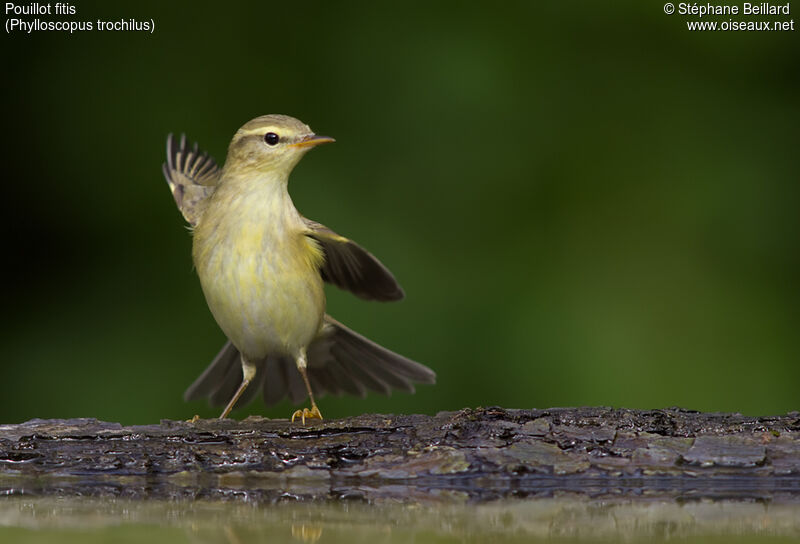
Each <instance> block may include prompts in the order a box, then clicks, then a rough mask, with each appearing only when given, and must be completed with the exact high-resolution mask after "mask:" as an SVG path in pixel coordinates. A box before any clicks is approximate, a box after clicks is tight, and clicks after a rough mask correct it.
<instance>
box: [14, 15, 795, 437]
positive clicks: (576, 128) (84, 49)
mask: <svg viewBox="0 0 800 544" xmlns="http://www.w3.org/2000/svg"><path fill="white" fill-rule="evenodd" d="M74 5H75V6H76V7H77V11H78V13H77V14H76V15H75V16H74V17H62V18H61V19H72V20H81V19H85V20H92V19H97V18H103V19H105V20H119V19H129V18H136V19H139V20H149V19H150V18H152V19H154V21H155V24H156V30H155V33H153V34H146V33H132V32H131V33H124V32H106V33H101V32H92V33H83V34H73V35H69V34H63V33H34V34H31V35H26V34H12V35H8V34H4V35H3V37H2V40H3V50H4V61H5V62H4V65H5V70H4V84H3V86H2V90H0V93H2V98H3V104H4V106H5V107H4V116H3V125H4V131H3V134H4V145H3V157H4V166H5V169H4V170H5V173H4V176H3V179H4V184H3V185H4V202H5V203H6V204H5V208H6V211H5V213H4V217H3V222H4V232H5V241H6V244H5V248H6V250H5V256H6V259H5V265H4V266H3V278H2V279H3V285H4V286H5V289H4V292H5V294H4V300H5V303H4V310H5V311H4V312H3V321H2V331H3V333H2V334H3V338H2V345H1V347H0V357H2V364H3V376H2V380H0V420H2V421H8V422H13V421H22V420H25V419H28V418H32V417H78V416H87V417H98V418H103V419H109V420H119V421H122V422H125V423H144V422H151V421H154V420H157V419H159V418H175V419H177V418H188V417H191V416H192V415H193V414H194V413H199V414H201V415H203V416H215V415H216V414H217V410H216V409H210V408H208V407H206V406H204V405H202V404H201V403H194V404H191V405H187V404H185V403H184V402H183V401H182V398H181V394H182V392H183V390H184V388H185V387H186V386H187V385H188V384H189V383H190V382H191V381H192V380H194V378H195V377H196V376H197V375H198V374H199V373H200V372H201V371H202V370H203V368H204V367H205V366H206V364H207V363H208V362H209V361H210V359H211V358H212V357H213V355H214V354H215V353H216V351H217V349H218V348H219V347H220V346H221V345H222V343H223V341H224V337H223V335H222V334H221V332H220V331H219V330H218V328H217V326H216V324H215V323H214V321H213V319H212V317H211V315H210V313H209V312H208V310H207V308H206V305H205V301H204V299H203V296H202V293H201V291H200V288H199V283H198V281H197V278H196V276H195V274H194V271H193V270H192V265H191V257H190V247H191V239H190V236H189V234H188V233H187V231H186V229H185V228H184V223H183V221H182V219H181V217H180V214H179V213H178V212H177V211H176V209H175V206H174V203H173V201H172V198H171V197H170V194H169V192H168V190H167V188H166V185H165V183H164V180H163V179H162V176H161V169H160V167H161V163H162V161H163V160H164V141H165V136H166V134H167V133H168V132H186V133H187V134H188V135H189V137H190V138H191V139H192V140H197V141H199V142H200V144H201V146H202V147H203V148H204V149H206V150H208V151H209V152H210V153H211V154H212V155H214V156H215V157H216V158H217V159H218V160H219V161H220V162H221V161H223V160H224V158H225V151H226V146H227V143H228V141H229V140H230V138H231V136H232V134H233V132H234V131H235V130H236V129H237V128H238V127H239V126H240V125H241V124H243V123H244V122H245V121H247V120H249V119H250V118H252V117H255V116H257V115H261V114H264V113H286V114H290V115H293V116H296V117H298V118H300V119H302V120H303V121H305V122H306V123H308V124H309V125H311V127H312V128H314V129H315V130H316V131H318V132H319V133H322V134H328V135H331V136H334V137H335V138H336V139H337V143H336V144H334V145H333V146H330V147H325V148H322V149H319V150H316V151H314V152H313V153H311V154H310V155H309V156H308V157H306V158H305V159H304V160H303V161H302V163H301V164H300V165H299V166H298V167H297V169H296V171H295V173H294V175H293V177H292V180H291V184H290V190H291V193H292V196H293V198H294V200H295V203H296V205H297V206H298V208H299V209H300V210H301V211H302V212H303V213H304V214H305V215H307V216H308V217H311V218H314V219H316V220H319V221H321V222H323V223H325V224H327V225H329V226H331V227H332V228H334V229H335V230H337V231H339V232H341V233H343V234H345V235H348V236H351V237H352V238H354V239H355V240H357V241H359V242H360V243H362V244H363V245H364V246H365V247H367V248H369V249H370V250H371V251H373V252H374V253H375V254H376V255H378V256H379V257H380V258H381V259H382V260H383V261H384V262H385V263H386V264H387V266H389V267H390V268H391V269H392V270H393V271H394V273H395V275H396V276H397V278H398V279H399V280H400V282H401V283H402V285H403V287H404V288H405V290H406V292H407V295H408V296H407V299H406V300H405V301H403V302H402V303H399V304H378V303H366V302H363V301H360V300H357V299H355V298H354V297H352V296H349V295H347V294H346V293H339V292H335V291H333V290H332V291H329V292H330V298H329V312H330V313H331V314H332V315H334V316H335V317H336V318H337V319H340V320H341V321H343V322H345V323H347V324H349V325H350V326H352V327H354V328H355V329H357V330H359V331H360V332H362V333H364V334H366V335H367V336H369V337H371V338H373V339H375V340H377V341H378V342H380V343H382V344H384V345H386V346H387V347H390V348H392V349H394V350H396V351H399V352H401V353H403V354H406V355H408V356H410V357H412V358H415V359H417V360H419V361H421V362H424V363H426V364H428V365H429V366H431V367H432V368H434V369H435V370H436V371H437V372H438V376H439V378H438V384H437V385H436V386H434V387H429V386H423V387H420V389H419V391H418V392H417V394H416V395H414V396H410V395H404V394H398V395H395V396H393V397H391V398H384V397H380V396H377V395H370V396H369V397H368V398H367V399H366V400H361V399H351V398H335V399H330V398H325V399H323V400H322V402H321V403H320V404H321V408H322V412H323V414H325V415H326V416H327V417H339V416H344V415H350V414H356V413H361V412H365V411H382V412H428V413H434V412H436V411H439V410H451V409H458V408H461V407H464V406H476V405H492V404H500V405H503V406H506V407H518V408H531V407H547V406H554V405H584V404H603V405H614V406H625V407H631V408H649V407H663V406H670V405H679V406H682V407H687V408H695V409H701V410H726V411H742V412H745V413H749V414H767V413H777V412H784V411H787V410H791V409H797V408H798V403H797V401H798V389H799V388H798V384H800V364H798V358H799V355H800V349H799V348H800V335H799V334H798V324H799V323H800V315H799V314H800V311H799V310H798V308H800V304H798V303H799V302H800V300H799V298H800V297H799V295H800V285H799V283H798V278H800V234H798V233H800V228H799V227H800V220H799V219H798V203H800V194H799V193H800V184H798V160H800V159H798V157H799V155H798V153H797V150H798V142H799V141H800V138H798V126H800V102H798V100H797V98H798V96H800V93H799V92H798V91H800V47H798V41H797V34H796V33H795V32H784V33H754V32H744V33H742V32H740V33H733V32H731V33H722V32H717V33H713V32H707V33H699V32H695V33H692V32H688V31H687V30H686V27H685V23H684V22H683V21H684V20H685V17H682V16H679V15H673V16H667V15H664V13H663V6H662V5H661V4H659V3H654V2H636V1H634V0H630V1H624V2H613V3H612V2H590V1H579V2H570V3H568V4H565V3H563V2H557V1H547V2H521V1H520V2H505V3H499V4H486V3H478V2H475V3H465V2H455V1H442V2H434V3H428V2H403V3H379V2H378V3H376V2H363V1H358V2H356V1H353V2H343V3H334V2H322V1H316V0H309V1H306V2H300V3H295V2H251V3H244V2H227V3H225V4H220V3H218V2H186V1H181V2H177V1H176V2H139V1H137V2H132V1H131V2H114V3H108V2H88V1H80V2H75V3H74ZM51 19H53V20H54V19H56V18H55V17H54V18H51ZM292 409H293V407H291V406H289V404H288V403H286V404H283V405H280V406H278V407H276V408H274V409H271V410H266V409H265V408H264V406H263V405H262V403H261V402H260V401H257V402H255V403H253V404H251V405H250V406H249V407H247V408H246V409H243V410H242V409H240V410H238V411H236V412H234V416H236V417H244V416H245V415H246V414H249V413H261V414H266V415H269V416H272V417H286V416H288V415H289V413H290V412H291V410H292Z"/></svg>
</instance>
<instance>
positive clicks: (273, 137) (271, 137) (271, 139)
mask: <svg viewBox="0 0 800 544" xmlns="http://www.w3.org/2000/svg"><path fill="white" fill-rule="evenodd" d="M264 141H265V142H267V145H278V142H280V141H281V137H280V136H278V135H277V134H275V133H274V132H267V133H266V134H264Z"/></svg>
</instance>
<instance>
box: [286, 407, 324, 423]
mask: <svg viewBox="0 0 800 544" xmlns="http://www.w3.org/2000/svg"><path fill="white" fill-rule="evenodd" d="M298 417H299V418H300V421H302V422H303V425H305V424H306V418H309V419H319V420H321V419H322V414H320V413H319V408H317V405H316V404H312V405H311V409H310V410H309V409H308V408H303V409H302V410H297V411H296V412H295V413H293V414H292V423H294V420H295V419H296V418H298Z"/></svg>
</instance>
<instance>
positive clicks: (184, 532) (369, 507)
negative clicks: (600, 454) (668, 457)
mask: <svg viewBox="0 0 800 544" xmlns="http://www.w3.org/2000/svg"><path fill="white" fill-rule="evenodd" d="M767 537H772V538H775V539H777V540H775V541H781V540H783V539H787V540H788V539H796V538H800V504H798V503H796V502H788V503H762V502H755V501H720V502H714V501H709V500H698V501H690V502H685V503H682V504H681V503H678V502H675V501H667V500H663V499H652V500H648V499H644V498H640V499H637V500H631V499H619V500H614V499H603V500H599V501H598V500H591V499H587V498H585V497H580V496H569V495H564V496H560V497H555V498H549V499H529V500H516V501H515V500H502V501H496V502H490V503H483V504H476V503H471V502H468V501H458V500H456V501H452V500H449V501H440V502H428V503H413V504H410V503H398V502H395V501H386V502H384V503H377V504H365V503H362V502H341V501H339V502H279V503H274V504H265V505H254V504H247V503H240V502H218V501H204V500H184V501H181V500H178V501H130V500H126V499H119V498H116V499H105V500H99V499H80V498H54V497H40V498H26V497H6V498H4V499H3V500H1V501H0V542H6V541H9V542H12V541H13V542H21V543H38V542H51V541H56V539H58V541H59V542H72V541H73V540H74V541H75V542H81V543H88V544H91V543H93V542H104V541H110V540H111V541H113V540H127V539H136V540H137V541H139V540H147V541H148V542H149V543H150V544H158V543H159V542H170V543H173V542H191V543H198V544H203V543H212V542H221V543H227V544H244V543H252V542H260V541H263V540H268V541H276V542H303V543H316V542H320V543H328V542H330V543H337V542H347V543H353V542H355V543H358V542H370V543H373V542H386V543H393V542H408V541H411V540H413V541H414V542H440V541H442V540H454V539H455V540H462V539H472V538H475V539H485V540H491V541H492V542H501V543H502V542H531V541H533V542H536V541H537V540H546V539H547V540H549V539H558V540H559V541H564V542H572V541H575V542H589V541H609V542H612V541H613V542H617V541H625V542H639V541H641V542H645V541H646V542H648V543H652V542H654V541H655V542H659V541H670V540H673V539H677V540H681V541H686V540H689V541H698V542H700V541H704V542H708V541H714V540H717V539H718V540H717V541H719V542H729V541H732V540H733V541H736V542H755V541H758V542H761V541H763V539H764V538H767Z"/></svg>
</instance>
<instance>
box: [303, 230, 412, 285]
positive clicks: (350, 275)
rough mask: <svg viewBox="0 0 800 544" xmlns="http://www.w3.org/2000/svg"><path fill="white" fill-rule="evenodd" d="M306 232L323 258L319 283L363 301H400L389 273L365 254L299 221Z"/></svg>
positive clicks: (346, 241) (328, 232)
mask: <svg viewBox="0 0 800 544" xmlns="http://www.w3.org/2000/svg"><path fill="white" fill-rule="evenodd" d="M303 220H304V221H305V224H306V227H307V228H308V231H307V232H306V236H309V237H310V238H313V239H314V240H316V241H317V242H319V245H320V246H321V249H322V251H323V252H324V254H325V262H324V263H323V265H322V268H320V273H321V274H322V279H323V280H325V281H327V282H329V283H332V284H334V285H335V286H337V287H339V288H341V289H345V290H347V291H350V292H351V293H353V294H354V295H356V296H357V297H359V298H363V299H366V300H380V301H390V300H400V299H401V298H403V297H404V296H405V293H403V289H402V288H401V287H400V284H398V283H397V280H396V279H394V276H392V273H391V272H389V269H388V268H386V267H385V266H383V264H382V263H381V262H380V261H379V260H378V259H376V258H375V257H374V256H373V255H372V254H371V253H370V252H369V251H367V250H366V249H364V248H363V247H361V246H359V245H358V244H356V243H355V242H353V241H352V240H350V239H348V238H345V237H344V236H341V235H339V234H336V233H335V232H333V231H332V230H331V229H329V228H328V227H326V226H325V225H321V224H319V223H317V222H315V221H311V220H310V219H306V218H303Z"/></svg>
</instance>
